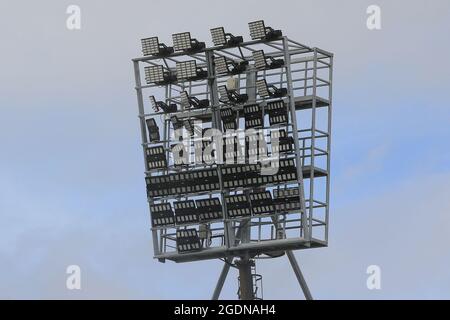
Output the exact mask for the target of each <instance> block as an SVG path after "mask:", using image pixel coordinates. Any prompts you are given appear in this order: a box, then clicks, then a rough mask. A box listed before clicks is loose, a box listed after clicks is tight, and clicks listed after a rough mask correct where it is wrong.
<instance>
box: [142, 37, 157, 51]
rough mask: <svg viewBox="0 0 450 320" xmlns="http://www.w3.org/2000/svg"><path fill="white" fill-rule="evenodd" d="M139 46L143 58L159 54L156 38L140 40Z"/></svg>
mask: <svg viewBox="0 0 450 320" xmlns="http://www.w3.org/2000/svg"><path fill="white" fill-rule="evenodd" d="M141 44H142V54H143V55H144V56H149V55H157V54H159V41H158V37H150V38H145V39H141Z"/></svg>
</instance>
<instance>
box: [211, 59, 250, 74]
mask: <svg viewBox="0 0 450 320" xmlns="http://www.w3.org/2000/svg"><path fill="white" fill-rule="evenodd" d="M214 65H215V67H216V73H217V74H239V73H241V72H243V71H245V69H246V67H247V65H248V61H247V60H243V61H241V62H235V61H233V60H231V59H228V58H226V57H224V56H220V57H214Z"/></svg>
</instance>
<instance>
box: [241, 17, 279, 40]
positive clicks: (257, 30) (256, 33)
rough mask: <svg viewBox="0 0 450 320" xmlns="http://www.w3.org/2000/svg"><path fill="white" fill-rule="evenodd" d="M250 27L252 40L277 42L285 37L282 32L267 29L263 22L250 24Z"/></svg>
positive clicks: (258, 21)
mask: <svg viewBox="0 0 450 320" xmlns="http://www.w3.org/2000/svg"><path fill="white" fill-rule="evenodd" d="M248 26H249V29H250V37H251V38H252V40H276V39H278V38H280V37H281V36H282V35H283V34H282V32H281V30H274V29H272V28H271V27H266V26H265V24H264V21H263V20H257V21H252V22H249V23H248Z"/></svg>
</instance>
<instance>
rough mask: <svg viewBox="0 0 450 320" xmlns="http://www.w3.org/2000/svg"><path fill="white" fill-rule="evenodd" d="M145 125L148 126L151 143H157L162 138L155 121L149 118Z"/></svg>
mask: <svg viewBox="0 0 450 320" xmlns="http://www.w3.org/2000/svg"><path fill="white" fill-rule="evenodd" d="M145 123H146V124H147V131H148V137H149V140H150V141H151V142H157V141H159V140H160V139H161V138H160V136H159V128H158V125H157V124H156V121H155V119H153V118H149V119H146V120H145Z"/></svg>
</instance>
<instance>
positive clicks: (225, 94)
mask: <svg viewBox="0 0 450 320" xmlns="http://www.w3.org/2000/svg"><path fill="white" fill-rule="evenodd" d="M218 90H219V94H220V99H219V101H220V102H222V103H232V104H238V103H245V102H246V101H247V100H248V95H247V94H245V93H243V94H239V93H237V92H236V91H235V90H228V89H227V87H226V86H219V87H218Z"/></svg>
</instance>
